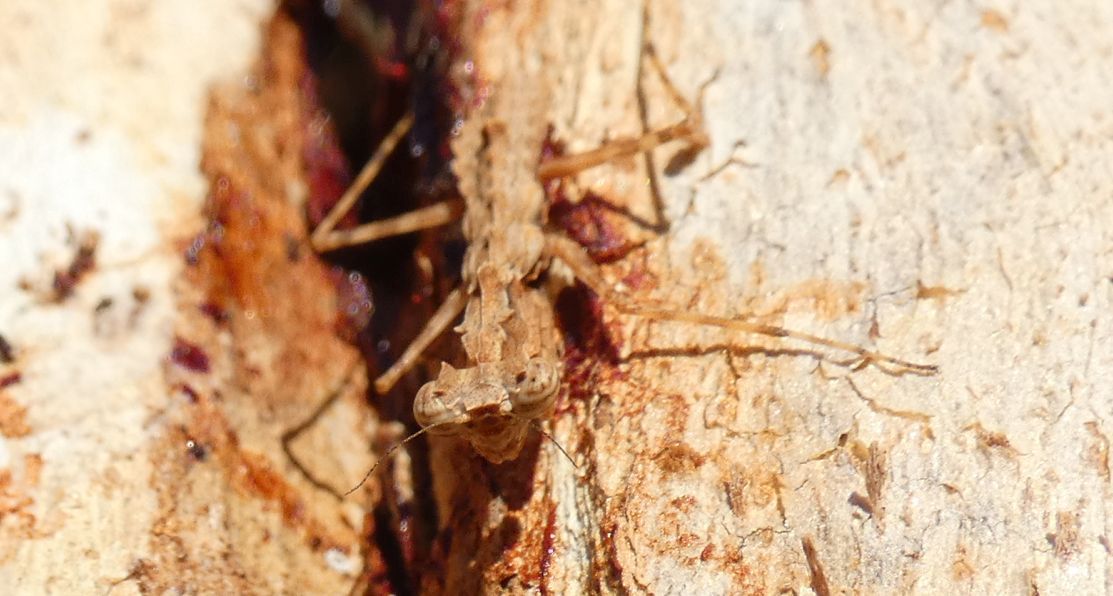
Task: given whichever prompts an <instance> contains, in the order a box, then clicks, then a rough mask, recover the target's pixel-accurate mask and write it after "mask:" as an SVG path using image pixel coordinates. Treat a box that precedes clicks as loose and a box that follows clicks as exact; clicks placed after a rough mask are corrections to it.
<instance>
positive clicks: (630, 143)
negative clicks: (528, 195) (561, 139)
mask: <svg viewBox="0 0 1113 596" xmlns="http://www.w3.org/2000/svg"><path fill="white" fill-rule="evenodd" d="M644 54H645V55H646V56H647V57H648V58H649V62H650V64H652V65H653V68H654V70H655V71H657V75H658V77H660V79H661V81H662V82H663V84H664V87H665V90H666V92H667V93H668V95H669V97H670V98H671V99H672V101H673V102H675V103H676V104H677V105H678V106H679V107H680V109H681V111H683V112H684V114H685V116H684V119H683V120H681V121H680V122H678V123H676V124H672V125H670V126H665V127H662V128H658V129H656V130H651V131H648V132H646V133H643V134H642V135H641V136H638V137H628V138H619V139H612V140H609V141H607V142H605V143H603V144H602V145H601V146H600V147H598V148H596V149H592V150H590V151H585V152H583V153H576V154H572V155H561V156H558V157H552V158H549V159H547V160H545V161H544V162H542V163H541V165H539V166H538V167H537V177H538V178H539V179H540V180H541V182H545V181H547V180H552V179H554V178H563V177H565V176H571V175H572V174H577V173H579V172H582V171H584V170H587V169H590V168H594V167H596V166H599V165H602V164H604V163H607V162H610V161H614V160H615V159H618V158H620V157H627V156H630V155H635V154H638V153H647V152H649V151H651V150H652V149H654V148H656V147H658V146H660V145H663V144H665V143H668V142H669V141H674V140H686V141H688V143H689V145H690V147H691V150H692V151H696V152H698V151H700V150H702V149H703V148H704V147H706V146H707V145H708V144H709V143H710V139H708V137H707V132H706V131H704V129H703V115H702V114H701V112H700V109H699V108H697V107H693V106H692V104H691V103H689V102H688V100H686V99H684V97H683V96H682V95H681V94H680V91H679V90H678V89H677V88H676V86H675V85H673V83H672V80H671V79H669V77H668V74H667V73H666V72H665V67H664V65H662V64H661V61H660V59H659V58H658V57H657V52H656V51H655V50H654V49H653V46H652V45H651V44H648V43H647V44H645V52H644ZM717 76H718V73H716V75H715V76H712V77H711V78H710V79H709V80H707V81H705V82H704V83H703V84H702V85H700V90H699V96H698V99H697V105H699V104H700V103H702V100H703V92H704V90H705V89H706V88H707V86H708V85H710V84H711V83H712V82H713V81H714V80H715V78H716V77H717ZM641 94H642V93H641V91H640V89H639V95H641Z"/></svg>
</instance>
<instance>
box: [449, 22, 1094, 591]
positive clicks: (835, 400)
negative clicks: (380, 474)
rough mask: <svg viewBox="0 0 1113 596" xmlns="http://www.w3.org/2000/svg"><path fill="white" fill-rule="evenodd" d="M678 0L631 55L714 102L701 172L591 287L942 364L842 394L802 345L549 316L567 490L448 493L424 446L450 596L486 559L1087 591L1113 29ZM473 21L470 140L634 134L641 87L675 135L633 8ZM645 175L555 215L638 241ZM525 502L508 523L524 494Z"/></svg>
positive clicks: (512, 571)
mask: <svg viewBox="0 0 1113 596" xmlns="http://www.w3.org/2000/svg"><path fill="white" fill-rule="evenodd" d="M678 6H679V5H677V6H674V5H671V4H669V3H664V2H661V3H655V2H651V3H649V8H648V12H649V27H648V29H647V30H646V32H645V35H646V38H647V40H649V41H652V42H653V43H654V44H655V45H656V46H657V47H658V49H659V52H660V54H661V55H662V56H663V57H664V59H665V62H666V65H667V68H668V70H669V74H670V75H671V77H672V78H673V79H674V80H675V81H676V83H677V86H678V87H679V88H680V90H681V92H682V93H684V94H686V95H687V96H688V97H689V98H692V99H694V98H695V96H696V95H697V90H698V88H699V87H700V86H701V84H703V83H705V82H707V81H709V80H711V81H712V82H711V83H710V84H709V86H708V87H707V92H706V96H705V98H704V102H703V107H704V110H705V112H704V113H705V117H706V121H707V127H708V132H709V134H710V135H711V139H712V146H711V147H710V148H709V149H708V150H707V151H705V152H704V153H703V154H702V155H700V156H698V157H697V158H696V159H695V161H694V162H693V163H691V164H689V165H688V166H687V167H685V168H682V169H680V170H679V173H678V174H677V175H676V176H675V177H664V178H661V179H660V187H661V196H662V197H663V200H664V206H665V215H666V219H667V221H668V222H669V224H670V226H671V229H670V231H669V232H668V233H667V234H663V235H658V236H653V235H650V237H649V240H648V241H647V242H646V244H644V246H641V247H640V248H637V249H636V250H633V251H631V252H630V253H629V254H627V255H625V256H623V257H622V258H619V259H617V260H615V261H614V262H613V263H611V264H608V265H606V272H607V276H608V278H609V279H611V280H612V281H613V282H614V283H616V284H619V283H621V284H624V285H625V286H626V287H628V288H631V292H632V294H634V295H637V296H640V297H643V298H652V299H657V300H663V301H666V302H669V303H672V304H675V305H678V306H682V307H684V308H689V309H692V310H699V311H702V312H708V313H715V314H739V315H743V316H747V317H753V318H756V319H759V320H762V321H767V322H770V323H773V324H780V325H784V326H786V327H792V328H798V329H801V330H805V331H812V332H816V333H819V334H822V335H826V336H831V337H835V338H839V339H844V340H848V341H853V342H856V343H861V344H866V345H876V346H877V347H878V349H880V350H882V351H884V352H887V353H890V354H896V355H900V356H904V357H908V358H909V359H913V360H927V361H931V362H933V363H937V364H939V365H940V366H941V368H942V371H941V373H940V374H939V375H938V376H935V377H928V378H917V377H914V376H907V375H906V376H904V377H901V378H897V377H893V376H889V375H886V374H884V373H883V372H881V371H879V370H876V369H872V368H867V369H864V370H848V369H847V368H845V367H842V366H839V365H838V364H837V362H836V361H837V360H838V359H840V358H841V357H842V355H839V354H832V353H829V352H824V351H822V350H815V349H813V348H812V347H811V346H808V345H800V344H792V343H784V342H779V341H774V340H770V339H767V338H760V337H759V338H748V337H747V338H739V337H737V336H730V335H728V334H724V333H722V332H718V331H715V330H711V329H693V328H691V327H685V326H681V325H670V324H661V323H653V324H647V323H645V322H641V321H637V320H636V319H633V318H628V317H623V318H619V319H616V318H615V317H614V315H613V314H610V313H608V311H607V309H606V305H605V304H604V305H597V304H591V303H590V300H589V301H587V302H585V301H583V300H579V301H576V300H571V301H568V302H565V303H564V304H563V306H562V303H561V302H558V317H559V316H563V317H564V322H565V329H564V331H565V333H566V336H567V337H568V338H569V347H570V349H569V352H570V359H571V360H570V367H569V368H570V375H569V380H570V381H571V385H572V386H571V388H570V395H569V399H568V400H567V401H566V402H565V403H564V407H563V408H561V410H560V411H559V412H558V414H557V415H556V416H555V418H554V423H553V424H554V433H553V434H554V436H555V438H556V439H557V440H558V441H560V442H561V443H562V444H563V445H564V446H565V447H566V448H568V449H569V451H571V452H573V453H574V457H575V458H576V459H577V461H578V462H579V463H580V469H578V470H575V469H573V468H572V467H571V466H570V465H568V463H567V462H565V461H563V460H562V459H561V458H560V457H559V454H557V453H556V451H555V450H554V449H553V448H552V447H551V446H548V445H542V446H541V447H540V448H539V451H540V452H541V453H542V455H540V456H539V457H538V458H537V459H536V461H532V460H529V459H527V460H526V462H525V463H521V462H519V464H518V465H516V466H514V467H512V468H503V467H497V466H487V465H483V464H481V465H480V473H478V474H475V473H469V472H466V471H465V472H461V470H462V469H466V468H465V467H463V466H466V465H467V464H465V463H461V462H460V457H461V456H460V455H459V452H458V451H454V450H447V449H446V450H445V451H444V455H443V457H441V458H439V461H441V462H442V463H443V466H442V467H441V468H439V472H440V475H439V476H438V477H439V478H440V480H441V481H442V482H443V484H442V485H441V490H440V493H439V494H440V495H441V502H442V505H443V507H442V509H443V511H445V519H446V520H447V522H446V523H447V525H448V526H450V527H451V528H452V530H453V532H452V536H453V544H452V552H454V553H455V554H456V556H458V557H460V558H459V559H458V560H455V562H454V563H453V564H450V566H449V573H448V576H447V577H448V578H450V582H451V581H453V580H452V578H457V579H458V580H463V579H464V578H471V579H474V578H475V576H474V574H472V570H474V569H475V567H474V566H475V565H478V566H479V568H480V569H482V570H483V576H484V577H483V580H482V581H483V582H484V583H485V584H486V585H487V586H489V587H494V586H498V587H500V588H501V589H525V588H527V587H540V588H541V589H543V590H548V591H558V592H559V591H564V590H583V589H591V590H602V591H610V590H616V591H620V590H622V589H631V590H634V591H642V590H646V591H651V592H655V593H660V592H668V591H670V590H681V589H683V590H685V591H689V590H692V589H693V588H695V589H697V590H703V591H710V592H727V591H733V590H738V589H746V590H752V591H758V592H777V591H780V590H783V589H796V590H803V589H808V588H810V589H813V590H815V591H817V592H824V591H827V590H851V591H864V592H873V593H889V592H892V591H894V590H897V591H928V592H931V591H938V590H942V589H953V588H954V587H962V588H963V589H971V590H975V591H979V590H996V589H1002V588H1007V589H1012V590H1021V589H1034V590H1039V591H1047V590H1055V589H1056V588H1058V589H1064V588H1066V587H1067V586H1072V587H1077V586H1078V585H1079V584H1077V583H1076V582H1077V581H1082V582H1083V584H1084V585H1085V588H1086V589H1088V590H1090V591H1100V590H1101V589H1102V588H1103V587H1108V582H1109V577H1108V575H1107V569H1108V552H1107V551H1108V549H1107V548H1106V547H1105V546H1104V545H1105V544H1106V543H1107V539H1106V529H1105V526H1106V522H1105V521H1104V516H1103V515H1102V514H1101V511H1103V510H1104V506H1103V504H1104V503H1105V502H1106V499H1107V498H1108V497H1107V493H1108V482H1109V480H1108V441H1107V438H1106V437H1107V433H1106V431H1105V428H1104V424H1105V423H1104V420H1105V419H1106V418H1107V417H1108V409H1109V406H1108V400H1107V399H1104V398H1103V397H1102V395H1101V393H1100V390H1098V388H1097V387H1095V386H1093V384H1092V383H1093V379H1097V378H1101V371H1102V370H1105V369H1108V367H1109V365H1110V360H1109V354H1108V350H1104V349H1102V347H1101V346H1103V345H1105V344H1106V343H1107V342H1103V341H1102V340H1101V337H1103V336H1104V334H1106V333H1108V331H1107V330H1108V329H1109V320H1108V317H1103V316H1102V313H1104V312H1106V310H1107V306H1108V303H1109V299H1110V295H1109V284H1108V283H1107V282H1106V281H1105V280H1104V278H1105V277H1107V276H1108V272H1107V271H1104V270H1103V269H1102V268H1101V265H1100V263H1101V260H1100V258H1099V256H1100V255H1101V254H1104V253H1105V252H1108V249H1107V248H1103V247H1105V245H1106V244H1108V242H1107V233H1108V232H1107V230H1108V229H1109V224H1110V223H1113V213H1110V208H1109V207H1108V205H1106V203H1107V202H1106V201H1104V200H1103V198H1102V197H1103V196H1104V195H1105V194H1106V193H1104V192H1102V190H1103V189H1105V188H1106V187H1108V182H1107V181H1105V180H1104V179H1102V178H1101V177H1100V176H1098V174H1097V172H1099V171H1105V170H1104V169H1102V168H1098V169H1097V170H1095V169H1093V168H1092V167H1090V166H1091V165H1092V164H1091V162H1094V161H1095V160H1098V159H1100V155H1102V154H1103V151H1104V150H1107V149H1108V145H1109V142H1108V140H1106V139H1104V138H1103V137H1101V136H1093V135H1091V134H1090V133H1089V132H1087V131H1092V130H1093V129H1094V127H1095V126H1100V124H1101V114H1102V111H1103V109H1104V108H1103V107H1102V101H1103V100H1102V98H1103V97H1107V95H1108V90H1109V88H1108V85H1107V84H1103V83H1101V82H1100V81H1101V79H1100V77H1099V76H1098V74H1097V73H1099V72H1101V71H1102V69H1103V68H1104V67H1105V66H1107V64H1106V63H1107V62H1108V61H1109V59H1108V57H1106V55H1105V54H1102V53H1100V52H1096V50H1097V46H1096V45H1092V44H1094V43H1096V42H1097V40H1098V39H1099V38H1100V30H1101V27H1100V26H1099V24H1101V23H1106V24H1107V23H1110V22H1113V14H1110V11H1109V9H1108V8H1101V9H1099V8H1097V7H1094V9H1093V10H1094V11H1095V13H1094V14H1091V15H1090V16H1089V17H1088V18H1087V19H1086V21H1085V22H1081V21H1076V20H1075V19H1076V18H1077V15H1076V14H1073V13H1072V14H1070V15H1068V14H1056V13H1055V11H1054V7H1053V5H1051V4H1038V5H1025V6H1024V7H1022V8H1018V9H1016V10H1015V11H1012V12H1010V11H998V10H991V9H976V8H974V7H962V8H959V7H947V8H945V9H943V10H941V11H935V10H934V9H931V10H929V9H928V8H927V7H923V8H921V7H918V6H912V5H909V6H906V7H878V6H874V5H868V4H861V5H857V6H853V7H849V8H850V10H845V9H846V8H848V7H841V8H840V10H839V14H837V15H836V14H831V13H828V12H825V11H823V10H822V9H821V8H819V7H816V6H815V5H807V4H802V5H783V4H759V5H753V6H748V7H746V8H744V9H739V8H738V7H737V6H736V5H734V4H731V3H723V4H721V5H713V6H708V5H706V4H701V5H699V6H698V7H696V6H695V5H684V6H685V7H684V8H679V7H678ZM468 7H469V10H471V11H472V12H471V13H469V14H471V15H472V17H471V18H470V19H465V21H464V26H463V29H462V30H463V31H464V32H465V33H464V34H465V36H466V38H467V40H468V41H469V42H470V45H469V46H468V50H469V51H470V54H468V55H466V56H465V58H464V59H465V60H471V61H473V63H474V66H475V71H476V72H477V73H478V77H477V78H478V80H479V85H480V87H481V89H482V93H481V94H480V95H482V96H484V97H489V98H491V99H490V100H489V101H492V102H495V103H496V106H497V107H496V108H494V109H493V110H491V109H485V110H484V115H483V117H484V118H486V119H488V120H490V121H501V122H502V123H503V124H504V125H505V126H506V127H507V128H508V129H511V130H518V131H519V132H518V135H519V136H520V137H522V138H527V137H530V134H528V133H526V132H522V131H521V129H522V128H525V127H533V129H532V130H535V131H537V130H540V128H541V127H545V126H549V125H552V126H553V127H554V131H555V132H554V134H553V136H554V137H555V138H556V139H558V140H560V141H563V142H564V143H565V144H566V145H567V148H568V150H584V149H589V148H592V147H594V146H596V145H597V144H599V143H600V142H602V141H604V140H605V139H607V138H613V137H617V136H630V135H635V134H637V133H639V132H640V131H641V128H642V123H641V122H640V119H639V118H638V95H637V89H638V81H639V80H640V81H641V83H642V85H643V90H644V99H645V102H644V105H645V106H646V108H647V112H648V118H647V120H648V124H649V126H650V127H653V126H661V125H665V124H669V123H671V122H674V121H675V120H676V119H678V118H680V117H682V115H683V114H680V113H678V112H677V111H676V109H675V106H673V105H671V103H670V102H669V100H668V96H667V95H666V94H665V93H663V91H662V88H661V87H660V85H659V84H658V82H657V80H656V79H654V75H653V74H652V73H650V72H642V73H641V74H640V78H639V75H638V63H639V46H640V43H641V37H640V33H639V31H640V23H641V15H640V14H639V13H638V8H637V7H631V6H628V5H625V4H624V3H603V4H600V3H590V5H588V4H587V3H585V4H583V5H579V4H576V3H559V4H557V3H553V4H544V3H542V4H533V5H530V6H522V5H514V6H509V7H508V6H504V5H499V6H494V5H491V4H490V3H483V2H476V3H471V4H468ZM849 15H853V18H851V17H850V16H849ZM1048 23H1054V24H1057V27H1056V26H1052V25H1048ZM1068 65H1069V66H1068ZM716 71H717V76H716V74H715V73H716ZM1057 80H1071V81H1075V82H1077V84H1074V85H1062V84H1057V83H1056V82H1055V81H1057ZM1087 85H1090V86H1088V87H1087ZM537 89H542V90H544V93H543V94H538V93H537V91H536V90H537ZM510 97H518V98H521V97H524V98H528V99H525V100H515V99H509V98H510ZM1066 106H1070V108H1069V109H1068V108H1065V107H1066ZM533 137H534V138H537V137H539V135H536V134H535V135H533ZM742 142H744V144H742ZM473 145H474V141H470V140H469V139H468V138H467V135H465V136H464V137H463V138H461V139H460V141H459V142H458V143H457V149H458V151H457V159H460V160H466V159H467V155H468V151H469V150H470V149H474V146H473ZM520 150H522V151H526V152H527V155H533V154H540V151H541V150H542V148H541V147H540V146H539V145H537V144H534V145H532V146H523V147H521V148H520ZM674 152H675V150H674ZM655 156H656V157H657V159H658V160H659V161H661V162H667V161H669V160H672V161H678V160H673V159H672V158H673V157H674V156H673V155H670V152H669V151H668V150H667V149H666V150H663V151H658V152H655ZM661 166H662V169H667V165H666V164H665V163H662V164H661ZM457 167H458V168H463V167H466V165H465V164H458V166H457ZM475 167H482V165H481V164H478V165H476V166H475ZM642 168H643V164H642V163H640V161H639V160H628V161H622V162H619V163H616V164H614V165H613V166H611V167H609V168H601V169H599V170H593V171H591V172H588V173H585V174H583V175H581V176H580V177H579V178H578V180H577V184H576V185H575V188H571V189H570V188H566V189H564V190H565V191H566V193H567V194H568V196H569V197H570V200H572V201H575V200H576V198H577V197H578V196H583V194H584V193H586V192H590V193H591V194H593V195H595V196H598V197H602V198H604V199H605V200H606V201H607V202H608V203H610V204H612V205H617V206H619V207H620V208H624V209H627V210H629V211H630V212H632V213H634V214H636V215H640V216H642V217H643V218H644V219H647V220H649V221H652V218H653V211H652V200H651V198H650V197H649V196H648V193H647V192H645V185H644V184H643V181H644V179H645V174H644V170H643V169H642ZM529 183H530V182H529V181H521V180H515V179H513V178H512V177H507V179H506V180H505V184H506V185H507V186H506V188H504V189H503V193H505V194H506V196H511V193H513V192H514V191H515V190H519V189H518V187H515V186H513V185H516V184H529ZM534 188H535V187H532V186H530V187H527V188H525V189H521V190H520V191H521V192H525V193H527V194H528V195H530V196H532V194H533V193H535V192H536V191H535V190H534ZM1072 189H1073V190H1072ZM465 192H466V189H465ZM599 217H601V218H602V219H603V220H604V221H605V224H606V225H604V226H603V227H604V228H605V227H606V226H607V225H610V226H614V227H615V228H616V229H624V230H625V233H626V234H628V236H629V237H636V236H637V234H638V231H637V230H636V229H634V228H633V226H630V225H628V221H627V222H623V221H622V219H621V218H618V219H615V218H612V217H611V216H610V215H609V214H605V215H601V216H599ZM597 220H598V218H597ZM600 306H601V308H602V311H603V317H602V319H601V320H602V321H603V322H604V323H603V324H602V325H601V327H602V328H604V329H606V330H607V331H609V333H608V334H607V336H606V337H601V336H599V335H598V332H599V330H600V319H598V318H595V315H597V314H598V312H597V310H596V309H597V308H599V307H600ZM616 320H619V321H621V323H622V324H621V326H619V327H616V326H615V325H614V324H613V322H614V321H616ZM577 325H579V326H577ZM599 340H603V341H599ZM607 340H609V341H610V342H613V343H615V344H618V347H619V348H620V354H619V357H618V358H614V359H611V358H609V357H608V345H607V343H608V341H607ZM585 346H587V349H585V350H582V351H579V350H580V348H583V347H585ZM820 355H822V357H818V356H820ZM1058 453H1062V454H1071V456H1070V457H1069V458H1064V457H1062V456H1057V455H1056V454H1058ZM1076 454H1080V455H1076ZM436 459H437V458H436V457H435V460H436ZM523 474H524V475H525V476H526V478H527V480H525V481H523V480H520V475H523ZM477 476H478V477H481V478H485V479H486V482H476V481H475V478H476V477H477ZM516 477H518V478H519V479H518V480H515V478H516ZM530 478H532V487H533V488H532V492H530V491H527V492H526V494H527V495H529V499H526V498H525V497H524V496H522V495H521V494H519V493H518V492H517V491H516V490H515V489H514V488H513V487H514V486H515V482H524V483H525V484H527V485H528V484H530V482H529V480H528V479H530ZM461 495H468V496H469V497H470V499H471V500H470V501H469V500H468V499H465V498H462V496H461ZM539 495H540V496H539ZM463 503H471V504H470V505H467V506H464V505H462V504H463ZM1033 513H1035V514H1033ZM477 519H478V520H481V521H479V522H477V521H476V520H477ZM477 526H478V527H480V528H485V529H483V530H482V531H481V532H482V533H483V539H482V540H479V541H478V543H471V542H464V543H463V544H460V542H463V541H461V539H460V537H461V536H466V535H469V532H473V531H474V530H475V529H476V527H477ZM457 549H458V550H457ZM452 560H453V559H451V557H450V561H452ZM454 572H455V573H454ZM457 574H458V575H457ZM1076 578H1081V579H1076ZM476 581H478V580H476Z"/></svg>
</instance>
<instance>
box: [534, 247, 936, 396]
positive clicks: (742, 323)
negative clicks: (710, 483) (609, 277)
mask: <svg viewBox="0 0 1113 596" xmlns="http://www.w3.org/2000/svg"><path fill="white" fill-rule="evenodd" d="M545 251H546V253H547V254H548V255H549V256H550V257H554V258H557V259H560V260H561V261H563V262H564V263H565V264H567V265H568V267H569V268H570V269H571V270H572V273H573V274H575V276H576V277H577V278H578V279H579V280H580V281H582V282H583V283H584V284H585V285H587V286H588V287H589V288H591V290H592V291H594V292H595V293H596V294H598V295H599V296H600V297H601V298H603V300H604V301H605V302H606V303H607V305H608V306H610V307H612V308H614V309H616V310H618V311H619V312H621V313H623V314H629V315H634V316H638V317H642V318H646V319H651V320H657V321H675V322H679V323H692V324H695V325H707V326H711V327H719V328H722V329H729V330H732V331H741V332H743V333H753V334H757V335H765V336H768V337H781V338H786V339H795V340H799V341H803V342H807V343H810V344H812V345H817V346H823V347H825V348H831V349H834V350H840V351H843V352H849V353H852V354H856V355H857V356H858V358H859V359H860V361H861V363H862V364H863V365H865V364H871V363H872V364H874V365H876V366H878V367H879V368H881V369H882V370H884V371H885V372H888V373H890V374H897V375H900V374H904V373H906V372H908V373H912V374H917V375H933V374H935V373H936V372H938V370H939V369H938V367H936V366H934V365H930V364H917V363H915V362H909V361H907V360H902V359H900V358H894V357H892V356H888V355H885V354H882V353H880V352H875V351H873V350H868V349H866V348H863V347H862V346H859V345H855V344H852V343H848V342H842V341H837V340H833V339H827V338H824V337H819V336H817V335H812V334H810V333H803V332H801V331H793V330H791V329H785V328H783V327H776V326H773V325H766V324H763V323H755V322H752V321H746V320H744V319H737V318H728V317H716V316H712V315H705V314H701V313H696V312H689V311H682V310H676V309H673V308H669V307H662V306H659V305H657V304H649V305H647V304H634V303H633V302H631V301H630V299H629V298H627V297H626V296H624V295H622V294H621V293H619V292H617V291H615V290H614V289H613V288H612V287H611V285H610V284H609V283H607V281H606V280H605V279H603V276H602V275H601V274H600V271H599V268H598V266H597V265H596V264H595V263H594V262H593V261H592V260H591V257H589V256H588V255H587V253H586V252H584V250H583V249H582V248H580V246H579V245H577V244H576V243H575V242H573V241H572V240H569V239H568V238H565V237H563V236H559V235H556V234H548V235H547V236H546V238H545ZM885 365H888V366H892V367H896V369H897V370H891V369H889V368H886V367H885Z"/></svg>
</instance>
